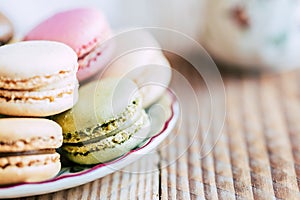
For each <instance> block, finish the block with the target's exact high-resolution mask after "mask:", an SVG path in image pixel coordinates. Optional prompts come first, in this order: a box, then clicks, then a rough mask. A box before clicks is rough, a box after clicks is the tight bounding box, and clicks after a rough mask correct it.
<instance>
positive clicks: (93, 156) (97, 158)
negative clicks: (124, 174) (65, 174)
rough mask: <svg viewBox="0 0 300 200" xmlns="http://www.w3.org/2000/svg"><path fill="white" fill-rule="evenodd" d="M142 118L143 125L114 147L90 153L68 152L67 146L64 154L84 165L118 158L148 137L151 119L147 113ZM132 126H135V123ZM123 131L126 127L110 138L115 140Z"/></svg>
mask: <svg viewBox="0 0 300 200" xmlns="http://www.w3.org/2000/svg"><path fill="white" fill-rule="evenodd" d="M141 118H142V119H143V125H142V126H140V127H136V128H134V130H136V132H130V133H126V134H127V136H126V137H125V138H123V139H124V141H121V142H120V143H115V145H114V146H113V147H106V148H104V149H100V150H96V151H92V152H88V153H87V152H85V153H82V152H80V150H79V151H78V152H77V153H75V152H73V153H70V152H68V150H66V148H65V149H64V148H63V147H62V150H63V152H64V155H65V156H66V157H67V158H68V159H69V160H71V161H72V162H75V163H78V164H82V165H90V164H98V163H104V162H107V161H110V160H113V159H116V158H118V157H120V156H122V155H123V154H125V153H127V152H129V151H130V150H131V149H133V148H135V147H136V146H138V145H139V144H140V143H141V142H143V141H144V140H145V139H146V138H147V136H148V134H149V131H150V119H149V117H148V116H147V114H146V113H144V114H143V115H142V116H141ZM132 126H134V124H133V125H132ZM130 128H131V127H128V128H127V130H130ZM123 131H126V129H125V130H121V131H119V132H118V133H117V134H116V135H114V136H111V137H110V138H109V139H111V140H114V139H115V138H116V137H118V136H119V135H118V134H122V132H123ZM121 137H122V136H121ZM123 139H122V140H123ZM96 144H97V143H96ZM89 146H91V145H87V146H86V147H87V148H89ZM75 149H76V148H75ZM78 149H80V148H78ZM75 151H76V150H75Z"/></svg>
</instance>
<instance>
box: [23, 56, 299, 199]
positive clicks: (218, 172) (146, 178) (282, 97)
mask: <svg viewBox="0 0 300 200" xmlns="http://www.w3.org/2000/svg"><path fill="white" fill-rule="evenodd" d="M171 62H172V65H173V68H174V72H175V73H178V74H179V75H181V76H174V78H173V80H172V83H171V88H172V89H173V90H174V91H175V92H176V94H177V95H178V97H179V100H180V109H181V116H180V119H179V121H178V124H177V126H176V128H175V129H174V131H173V132H172V134H171V135H169V136H168V137H167V139H166V140H165V141H164V142H163V144H161V145H160V147H159V149H157V150H156V151H155V152H153V153H151V154H149V155H147V156H146V157H144V158H142V159H141V160H139V161H137V162H135V163H133V164H131V165H129V166H128V167H126V168H125V169H123V170H121V171H118V172H116V173H113V174H111V175H108V176H106V177H104V178H101V179H99V180H96V181H93V182H91V183H87V184H85V185H82V186H79V187H75V188H72V189H68V190H63V191H59V192H56V193H51V194H45V195H41V196H34V197H28V198H23V199H38V200H46V199H47V200H48V199H57V200H58V199H300V193H299V189H300V182H299V180H300V179H299V178H300V87H299V86H300V81H299V80H300V79H299V78H300V71H299V70H298V71H297V70H296V71H292V72H285V73H276V74H275V73H273V74H270V73H269V74H260V73H236V72H223V74H222V75H223V80H224V85H225V91H226V118H225V121H224V126H223V128H222V131H221V133H220V132H219V131H217V129H216V128H215V127H214V122H212V123H210V121H209V119H210V116H211V113H210V100H209V97H210V95H209V92H208V90H207V88H206V86H205V84H204V81H203V79H202V78H201V76H200V75H198V74H197V73H196V71H195V69H194V68H193V67H191V66H190V65H189V64H188V63H186V62H185V61H183V60H181V59H179V58H171ZM183 82H184V84H183ZM187 85H190V86H191V87H190V88H189V89H192V91H193V93H190V92H189V90H188V89H187V88H186V87H187ZM221 89H222V88H221ZM220 91H221V90H220ZM214 92H218V91H214ZM193 99H194V100H195V101H196V102H198V105H197V104H194V103H193ZM220 101H221V99H220ZM220 103H222V102H220ZM214 114H215V115H216V116H218V115H220V114H222V113H218V112H216V113H214ZM209 126H212V127H211V128H210V129H209V130H210V131H209V132H207V131H206V130H208V128H209Z"/></svg>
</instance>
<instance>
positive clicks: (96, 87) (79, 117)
mask: <svg viewBox="0 0 300 200" xmlns="http://www.w3.org/2000/svg"><path fill="white" fill-rule="evenodd" d="M137 91H138V90H137V87H136V84H135V83H134V82H133V81H131V80H129V79H126V78H125V79H115V78H109V79H102V80H100V81H93V82H90V83H88V84H86V85H83V86H81V87H80V88H79V99H78V102H77V103H76V105H75V106H74V107H73V108H72V109H71V110H69V111H67V112H64V113H62V114H60V115H56V116H54V117H53V119H54V120H55V121H56V122H58V123H59V124H60V125H61V126H62V128H63V132H64V133H68V132H74V131H80V130H82V129H85V128H88V127H93V126H95V125H96V124H103V123H105V122H107V121H110V120H112V119H115V118H117V117H118V116H119V115H120V114H122V113H123V112H124V111H126V108H127V106H128V105H130V104H131V103H132V101H133V100H136V99H139V101H141V100H140V98H139V96H138V93H137ZM137 109H138V110H141V107H138V108H137Z"/></svg>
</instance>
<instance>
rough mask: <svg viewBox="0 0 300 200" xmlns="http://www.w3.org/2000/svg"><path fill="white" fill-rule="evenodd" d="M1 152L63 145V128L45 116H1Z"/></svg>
mask: <svg viewBox="0 0 300 200" xmlns="http://www.w3.org/2000/svg"><path fill="white" fill-rule="evenodd" d="M0 129H1V132H0V152H21V151H27V150H39V149H49V148H53V149H54V148H58V147H60V146H61V145H62V142H63V136H62V128H61V127H60V126H59V125H58V124H57V123H56V122H54V121H52V120H49V119H44V118H1V119H0Z"/></svg>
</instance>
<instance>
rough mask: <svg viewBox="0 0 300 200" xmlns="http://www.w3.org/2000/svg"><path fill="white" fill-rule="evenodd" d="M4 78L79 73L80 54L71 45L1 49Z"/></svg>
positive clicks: (19, 45)
mask: <svg viewBox="0 0 300 200" xmlns="http://www.w3.org/2000/svg"><path fill="white" fill-rule="evenodd" d="M0 68H1V70H0V77H5V78H6V79H12V80H20V79H28V78H32V77H36V76H49V75H58V74H59V73H60V72H62V71H66V72H70V71H71V72H74V71H75V72H76V71H77V69H78V63H77V56H76V53H75V52H74V51H73V50H72V49H71V48H70V47H68V46H67V45H65V44H63V43H59V42H52V41H51V42H50V41H28V42H18V43H13V44H8V45H4V46H1V47H0Z"/></svg>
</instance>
